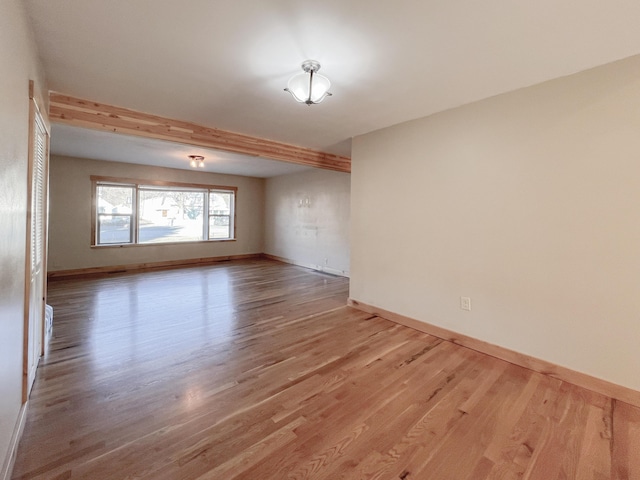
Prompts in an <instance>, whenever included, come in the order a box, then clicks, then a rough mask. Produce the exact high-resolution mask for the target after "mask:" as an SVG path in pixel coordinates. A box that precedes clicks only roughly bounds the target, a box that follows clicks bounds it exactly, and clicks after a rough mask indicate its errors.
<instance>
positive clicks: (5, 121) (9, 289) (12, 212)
mask: <svg viewBox="0 0 640 480" xmlns="http://www.w3.org/2000/svg"><path fill="white" fill-rule="evenodd" d="M0 12H2V13H1V14H0V65H1V66H2V73H1V74H0V478H2V476H3V474H4V472H3V470H1V469H2V468H4V467H2V465H3V464H4V465H5V467H6V463H7V461H8V454H9V445H10V442H11V438H12V435H13V433H14V429H15V427H16V423H17V420H18V415H19V413H20V408H21V404H22V368H23V364H22V354H23V350H22V341H23V322H24V311H23V302H24V281H25V250H26V238H25V236H26V209H27V165H28V135H29V80H30V79H32V80H34V81H35V82H36V83H35V85H36V93H37V96H39V97H40V98H42V97H43V95H42V92H46V88H45V85H44V78H43V76H42V74H41V70H40V67H39V62H38V59H37V53H36V48H35V44H34V41H33V37H32V32H31V30H30V26H29V23H28V21H27V16H26V13H25V10H24V6H23V3H22V2H21V1H20V0H0ZM40 105H41V107H42V108H43V109H44V110H45V111H46V105H45V104H44V103H42V102H41V103H40Z"/></svg>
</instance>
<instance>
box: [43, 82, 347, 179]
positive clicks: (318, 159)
mask: <svg viewBox="0 0 640 480" xmlns="http://www.w3.org/2000/svg"><path fill="white" fill-rule="evenodd" d="M49 118H50V120H51V122H52V123H61V124H65V125H72V126H75V127H83V128H89V129H93V130H102V131H107V132H114V133H121V134H125V135H135V136H139V137H146V138H155V139H159V140H167V141H170V142H177V143H183V144H188V145H196V146H198V147H205V148H214V149H218V150H224V151H227V152H234V153H241V154H245V155H253V156H258V157H264V158H269V159H272V160H281V161H284V162H290V163H297V164H300V165H307V166H310V167H317V168H324V169H328V170H336V171H339V172H350V171H351V159H350V158H348V157H342V156H340V155H334V154H331V153H325V152H318V151H316V150H311V149H308V148H303V147H297V146H295V145H289V144H287V143H280V142H275V141H273V140H266V139H264V138H257V137H251V136H249V135H242V134H239V133H233V132H227V131H224V130H219V129H217V128H211V127H204V126H202V125H198V124H195V123H190V122H184V121H181V120H174V119H171V118H165V117H159V116H157V115H150V114H148V113H142V112H137V111H135V110H129V109H127V108H121V107H115V106H113V105H107V104H104V103H98V102H92V101H89V100H83V99H80V98H76V97H72V96H69V95H62V94H60V93H55V92H51V93H50V94H49Z"/></svg>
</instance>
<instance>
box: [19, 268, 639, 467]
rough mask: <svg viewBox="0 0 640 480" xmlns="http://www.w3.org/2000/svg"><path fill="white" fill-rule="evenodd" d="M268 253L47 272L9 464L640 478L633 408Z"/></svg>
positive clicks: (636, 413) (636, 418)
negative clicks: (45, 331)
mask: <svg viewBox="0 0 640 480" xmlns="http://www.w3.org/2000/svg"><path fill="white" fill-rule="evenodd" d="M347 291H348V280H347V279H343V278H337V277H331V276H328V275H323V274H320V273H315V272H311V271H309V270H306V269H303V268H300V267H295V266H291V265H285V264H280V263H277V262H273V261H269V260H252V261H235V262H228V263H221V264H216V265H212V266H206V267H197V268H187V269H181V270H166V271H156V272H147V273H137V274H123V275H112V276H109V277H106V278H95V279H80V280H59V281H55V282H51V283H50V285H49V303H51V304H52V305H53V306H54V310H55V315H54V334H53V338H52V340H51V342H50V346H49V349H48V353H47V355H46V356H45V357H44V358H43V360H42V363H41V367H40V370H39V372H38V376H37V379H36V383H35V386H34V390H33V394H32V397H31V401H30V405H29V412H28V418H27V425H26V427H25V432H24V436H23V438H22V441H21V443H20V447H19V451H18V458H17V461H16V465H15V469H14V477H13V478H15V479H48V480H52V479H57V480H60V479H68V478H74V479H75V478H86V479H134V478H136V479H154V480H156V479H157V480H162V479H171V480H178V479H179V480H188V479H199V480H204V479H225V480H226V479H252V480H269V479H274V480H275V479H277V480H282V479H316V480H321V479H327V480H329V479H330V480H335V479H380V480H385V479H401V480H418V479H419V480H448V479H452V480H464V479H469V480H482V479H519V478H524V479H531V480H532V479H540V480H555V479H581V480H582V479H594V480H596V479H597V480H602V479H617V480H621V479H640V409H637V408H633V407H631V406H629V405H627V404H624V403H622V402H616V401H613V400H611V399H610V398H607V397H604V396H602V395H599V394H595V393H592V392H589V391H587V390H584V389H580V388H578V387H575V386H572V385H570V384H566V383H563V382H561V381H559V380H554V379H551V378H549V377H545V376H543V375H540V374H537V373H533V372H531V371H529V370H526V369H523V368H520V367H517V366H514V365H511V364H508V363H506V362H503V361H501V360H497V359H495V358H492V357H489V356H486V355H482V354H479V353H477V352H474V351H472V350H469V349H466V348H464V347H460V346H456V345H454V344H452V343H449V342H446V341H442V340H440V339H438V338H436V337H432V336H429V335H427V334H423V333H420V332H417V331H415V330H412V329H409V328H406V327H402V326H399V325H397V324H394V323H392V322H389V321H387V320H384V319H381V318H379V317H375V316H371V315H369V314H367V313H364V312H361V311H358V310H355V309H352V308H349V307H346V306H345V304H346V300H347Z"/></svg>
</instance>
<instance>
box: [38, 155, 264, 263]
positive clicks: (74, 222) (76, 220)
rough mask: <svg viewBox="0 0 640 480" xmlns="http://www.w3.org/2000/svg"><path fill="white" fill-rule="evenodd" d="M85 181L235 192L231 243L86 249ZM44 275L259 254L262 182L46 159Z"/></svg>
mask: <svg viewBox="0 0 640 480" xmlns="http://www.w3.org/2000/svg"><path fill="white" fill-rule="evenodd" d="M91 175H99V176H111V177H122V178H134V179H143V180H166V181H175V182H182V183H198V184H207V185H223V186H235V187H238V192H237V196H236V237H237V239H236V241H231V242H227V241H225V242H199V243H184V244H171V245H145V246H139V247H138V246H136V247H125V248H119V247H97V248H96V247H94V248H91V179H90V176H91ZM49 182H50V185H49V194H50V221H49V257H48V263H49V265H48V266H49V271H50V272H55V271H59V270H74V269H78V268H90V267H102V266H113V265H130V264H138V263H146V262H162V261H172V260H184V259H190V258H204V257H219V256H228V255H244V254H253V253H262V249H263V245H262V243H263V228H264V227H263V222H264V206H263V204H264V180H263V179H260V178H251V177H240V176H235V175H221V174H214V173H206V172H200V171H191V170H177V169H170V168H160V167H149V166H145V165H133V164H127V163H119V162H106V161H97V160H87V159H82V158H72V157H60V156H55V155H52V156H51V165H50V175H49Z"/></svg>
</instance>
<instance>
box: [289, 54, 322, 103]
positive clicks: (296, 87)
mask: <svg viewBox="0 0 640 480" xmlns="http://www.w3.org/2000/svg"><path fill="white" fill-rule="evenodd" d="M302 70H303V71H304V73H299V74H297V75H294V76H293V77H291V79H289V83H288V84H287V88H285V89H284V91H285V92H289V93H290V94H291V95H292V96H293V98H294V99H295V101H296V102H299V103H306V104H307V105H313V104H314V103H320V102H321V101H322V100H324V99H325V97H329V96H331V93H329V87H331V82H330V81H329V79H328V78H327V77H323V76H322V75H318V70H320V64H319V63H318V62H316V61H315V60H305V61H304V62H302Z"/></svg>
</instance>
